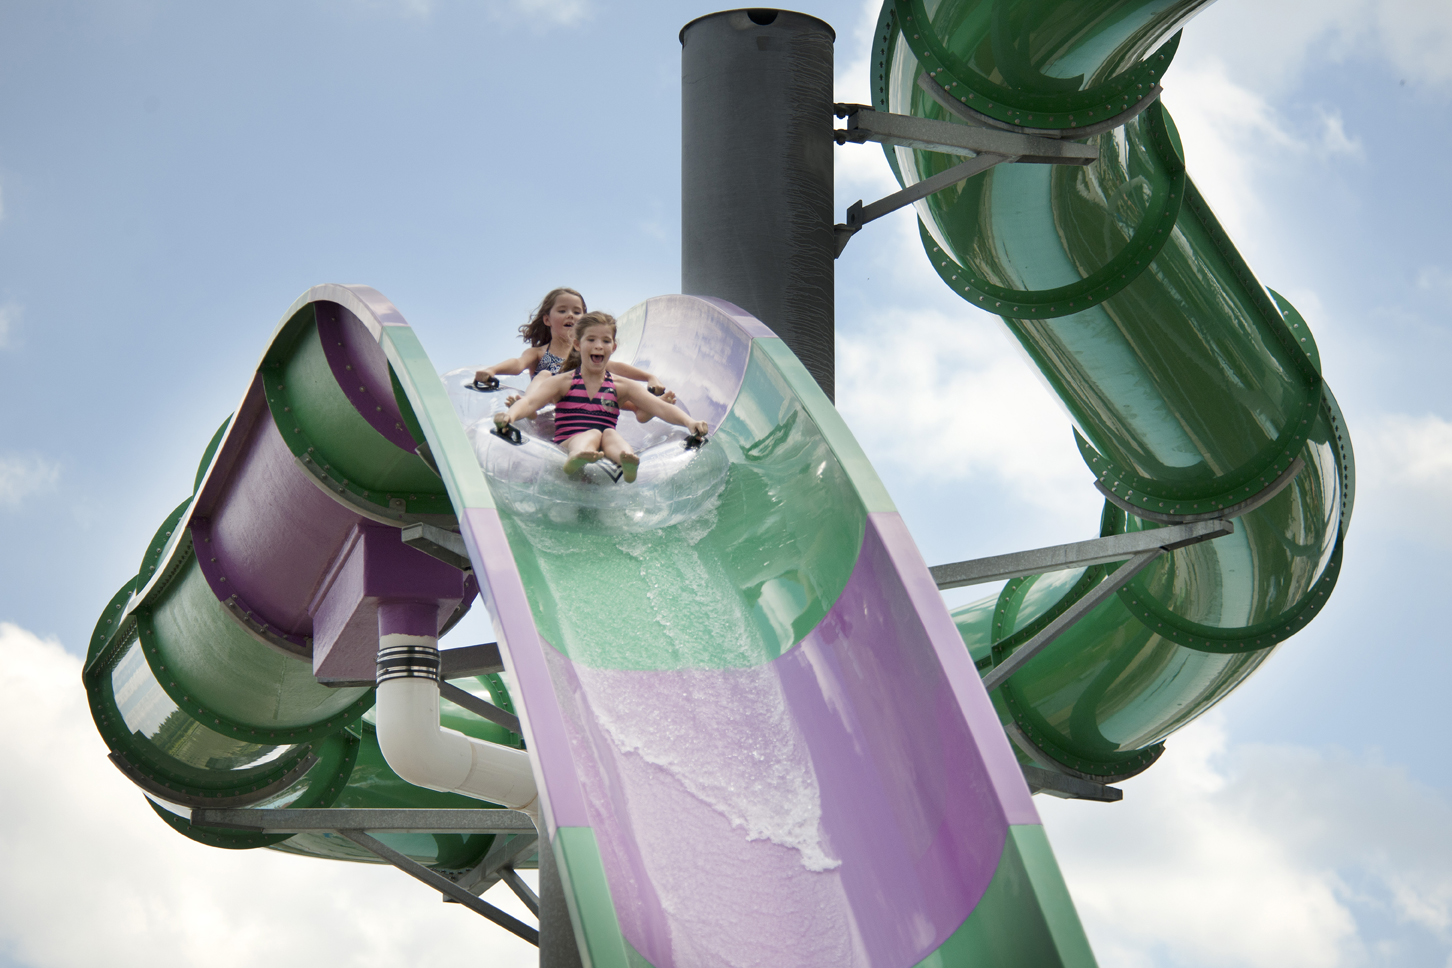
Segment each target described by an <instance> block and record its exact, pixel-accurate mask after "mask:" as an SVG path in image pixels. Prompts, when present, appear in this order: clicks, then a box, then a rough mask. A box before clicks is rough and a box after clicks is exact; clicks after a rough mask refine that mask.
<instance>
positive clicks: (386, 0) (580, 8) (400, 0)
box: [356, 0, 594, 27]
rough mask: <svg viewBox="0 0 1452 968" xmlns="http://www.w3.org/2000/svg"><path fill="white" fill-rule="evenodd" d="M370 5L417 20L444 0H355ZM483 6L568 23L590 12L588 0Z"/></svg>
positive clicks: (513, 16) (499, 1)
mask: <svg viewBox="0 0 1452 968" xmlns="http://www.w3.org/2000/svg"><path fill="white" fill-rule="evenodd" d="M356 2H358V3H361V4H363V5H364V6H366V7H369V8H372V9H381V10H392V11H394V12H395V13H397V14H399V15H401V16H404V17H408V18H413V19H417V20H427V19H428V18H430V17H431V16H433V13H434V11H435V10H436V9H438V7H439V6H440V5H441V4H442V3H444V2H447V0H356ZM486 9H488V10H489V11H490V12H492V13H493V14H494V15H496V16H498V17H501V18H503V19H507V20H523V21H528V22H533V23H535V24H542V25H552V26H558V27H572V26H574V25H575V24H578V23H580V22H582V21H584V20H587V19H589V17H590V16H591V14H592V13H593V12H594V4H593V3H592V2H591V0H489V2H487V3H486Z"/></svg>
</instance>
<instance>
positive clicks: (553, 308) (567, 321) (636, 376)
mask: <svg viewBox="0 0 1452 968" xmlns="http://www.w3.org/2000/svg"><path fill="white" fill-rule="evenodd" d="M583 315H585V297H584V296H582V295H580V294H579V293H578V292H576V291H575V290H573V289H566V288H564V287H561V288H559V289H551V290H550V291H549V292H548V293H546V294H545V297H544V299H542V300H541V301H540V304H539V308H538V309H536V310H535V311H534V314H533V315H532V316H531V317H530V319H529V322H527V323H525V324H524V325H523V326H521V327H519V335H520V336H521V337H523V339H524V341H525V342H526V343H528V344H529V349H527V350H525V351H524V352H523V353H521V354H519V355H518V356H516V357H515V358H514V359H512V360H505V361H504V362H503V363H495V364H494V365H493V366H486V367H485V368H484V369H482V370H477V371H475V373H474V379H475V380H478V381H481V382H486V383H487V382H488V381H489V380H491V379H493V378H494V377H496V376H514V375H515V374H517V373H528V374H529V375H530V378H531V379H533V378H535V377H537V376H539V375H540V374H541V373H549V374H555V373H558V372H560V368H561V367H562V366H563V365H564V362H565V359H566V358H567V357H568V356H569V355H570V353H571V352H572V351H573V350H574V348H575V342H574V332H575V324H576V322H578V321H579V319H580V317H581V316H583ZM610 369H611V370H612V371H613V372H615V373H617V374H619V375H620V376H623V377H628V378H630V379H632V380H643V381H644V382H645V385H646V386H647V387H649V388H650V389H651V391H652V392H654V393H656V394H662V393H666V389H665V387H664V386H663V385H662V384H661V382H660V381H659V380H657V379H656V378H655V377H654V376H652V375H651V374H650V373H647V372H646V371H645V370H642V369H641V368H640V367H638V366H631V365H630V364H629V363H616V364H614V365H613V366H611V368H610ZM517 399H519V398H518V397H511V398H510V399H509V402H510V403H513V402H514V401H515V400H517ZM667 399H669V400H674V399H675V394H673V393H671V394H669V395H668V397H667ZM646 419H647V420H648V419H650V418H648V417H647V418H646Z"/></svg>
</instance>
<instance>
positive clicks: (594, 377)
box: [494, 313, 707, 484]
mask: <svg viewBox="0 0 1452 968" xmlns="http://www.w3.org/2000/svg"><path fill="white" fill-rule="evenodd" d="M575 347H576V349H575V353H572V354H571V356H570V359H569V360H568V362H567V363H566V364H565V366H566V368H562V369H561V371H560V372H559V373H558V374H557V375H554V376H541V377H540V378H539V379H537V380H535V381H534V382H533V383H531V384H530V385H529V390H528V391H527V392H526V393H525V395H524V397H523V399H521V400H519V401H518V402H516V403H515V404H513V405H512V406H511V407H510V408H509V409H508V410H505V411H501V412H499V413H496V414H495V415H494V422H495V423H496V424H498V425H499V426H501V427H503V426H504V425H505V424H509V423H513V422H514V421H515V420H518V419H520V418H522V417H529V416H533V415H534V414H535V412H536V411H538V410H539V408H540V407H543V406H545V405H546V404H550V403H553V404H554V405H555V443H557V444H559V445H560V446H561V447H563V448H564V449H565V453H566V455H567V458H566V460H565V473H566V474H578V473H579V472H580V470H581V469H582V468H583V467H584V466H585V465H586V464H589V463H592V462H594V461H597V460H599V459H600V458H602V457H605V458H607V459H609V460H612V461H614V462H615V463H617V464H619V465H620V469H621V470H622V471H623V472H624V476H625V481H626V483H628V484H629V483H634V481H635V474H636V471H638V470H639V469H640V458H639V457H638V456H636V454H635V451H634V450H632V449H631V447H630V444H629V443H627V442H626V440H625V438H624V437H622V436H620V432H619V431H618V430H616V429H615V424H616V421H618V420H619V419H620V411H621V409H622V408H629V407H633V408H634V409H635V411H636V413H637V416H638V417H642V418H644V419H647V420H648V419H650V418H651V417H660V418H661V419H662V420H665V421H668V422H670V423H673V424H676V425H678V426H681V427H685V428H687V429H688V430H690V431H691V432H692V433H695V434H704V433H705V432H706V430H707V426H706V421H704V420H692V419H691V416H690V415H689V414H687V413H686V412H685V411H684V410H682V409H681V408H680V407H677V406H676V405H675V404H673V403H667V402H666V401H665V400H663V399H661V398H660V397H657V396H653V395H652V394H651V393H650V392H649V391H647V390H646V388H645V387H643V386H641V385H640V384H639V383H636V382H635V381H634V380H629V379H625V378H623V377H622V378H621V379H618V380H617V379H614V378H612V377H611V374H610V371H611V370H614V371H615V372H617V373H619V372H620V368H619V367H618V366H616V365H614V364H610V366H609V368H608V369H607V367H606V364H609V363H610V354H612V353H614V352H615V318H614V317H613V316H611V315H609V314H608V313H586V314H585V315H583V316H581V317H580V319H579V321H578V322H577V323H575ZM576 354H578V355H576ZM572 366H573V367H575V368H569V367H572Z"/></svg>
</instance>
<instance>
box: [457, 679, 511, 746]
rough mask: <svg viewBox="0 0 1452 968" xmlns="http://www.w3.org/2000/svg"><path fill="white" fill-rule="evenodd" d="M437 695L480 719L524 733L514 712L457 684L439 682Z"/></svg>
mask: <svg viewBox="0 0 1452 968" xmlns="http://www.w3.org/2000/svg"><path fill="white" fill-rule="evenodd" d="M439 695H440V696H442V697H443V698H444V699H447V700H448V701H449V702H451V703H453V704H454V705H456V706H462V707H464V708H465V709H467V710H469V712H471V713H473V714H474V715H475V716H478V717H480V718H481V719H487V720H489V721H490V722H491V723H494V724H496V725H499V726H503V727H504V728H505V729H507V730H510V731H511V732H515V733H519V734H520V735H521V736H523V735H524V730H523V729H522V728H521V727H520V725H519V717H518V716H516V715H514V713H511V712H506V711H505V710H503V709H500V708H499V707H498V706H496V705H494V704H493V703H492V702H485V701H484V700H482V699H480V698H479V697H478V696H476V695H474V694H473V693H472V692H465V691H464V690H462V689H460V688H459V687H458V686H455V685H451V684H449V683H447V682H440V683H439Z"/></svg>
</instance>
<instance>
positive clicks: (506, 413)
mask: <svg viewBox="0 0 1452 968" xmlns="http://www.w3.org/2000/svg"><path fill="white" fill-rule="evenodd" d="M574 375H575V371H574V370H569V371H567V372H565V373H561V374H559V375H557V376H543V375H541V376H539V377H537V378H536V379H535V381H534V382H533V383H531V384H530V385H529V389H528V390H526V391H525V393H524V396H522V397H520V398H519V399H518V400H516V401H515V402H514V403H513V404H511V405H510V407H509V409H508V410H501V411H499V412H498V413H496V414H495V415H494V422H495V423H496V424H498V425H500V426H503V425H504V424H507V423H514V422H515V421H516V420H519V419H520V418H522V417H533V416H534V415H535V414H536V413H538V412H539V408H540V407H543V406H545V405H547V404H551V403H558V402H559V401H560V400H562V399H564V396H565V394H566V393H569V392H570V381H571V380H572V379H573V378H574Z"/></svg>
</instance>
